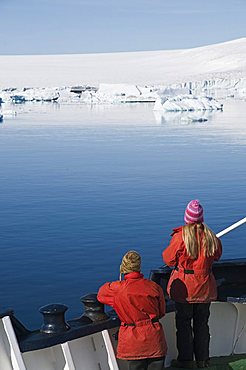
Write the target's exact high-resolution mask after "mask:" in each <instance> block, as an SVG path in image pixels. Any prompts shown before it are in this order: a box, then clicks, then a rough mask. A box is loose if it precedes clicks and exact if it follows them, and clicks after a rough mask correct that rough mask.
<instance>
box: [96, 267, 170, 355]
mask: <svg viewBox="0 0 246 370" xmlns="http://www.w3.org/2000/svg"><path fill="white" fill-rule="evenodd" d="M97 298H98V300H99V301H100V302H101V303H104V304H106V305H109V306H111V307H113V308H114V310H115V311H116V313H117V315H118V316H119V318H120V320H121V326H120V330H119V339H118V340H119V341H118V348H117V357H118V358H121V359H124V360H138V359H144V358H155V357H163V356H165V355H166V352H167V344H166V339H165V335H164V331H163V329H162V325H161V323H160V322H159V321H158V319H160V318H161V317H163V316H164V314H165V300H164V295H163V291H162V289H161V287H160V286H159V285H157V284H156V283H154V282H153V281H150V280H148V279H144V277H143V275H142V274H141V273H139V272H131V273H129V274H126V275H125V280H123V281H114V282H112V283H106V284H104V285H103V286H102V287H101V288H100V289H99V292H98V296H97ZM127 324H130V325H127Z"/></svg>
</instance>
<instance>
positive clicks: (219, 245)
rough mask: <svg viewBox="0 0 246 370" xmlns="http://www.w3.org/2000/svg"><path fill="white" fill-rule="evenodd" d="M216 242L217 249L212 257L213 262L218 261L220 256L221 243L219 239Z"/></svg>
mask: <svg viewBox="0 0 246 370" xmlns="http://www.w3.org/2000/svg"><path fill="white" fill-rule="evenodd" d="M217 240H218V249H217V251H216V253H215V255H214V261H218V260H219V259H220V257H221V255H222V243H221V241H220V239H219V238H218V239H217Z"/></svg>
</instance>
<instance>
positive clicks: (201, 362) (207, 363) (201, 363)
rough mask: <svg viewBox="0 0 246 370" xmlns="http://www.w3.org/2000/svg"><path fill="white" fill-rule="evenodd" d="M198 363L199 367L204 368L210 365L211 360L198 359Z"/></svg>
mask: <svg viewBox="0 0 246 370" xmlns="http://www.w3.org/2000/svg"><path fill="white" fill-rule="evenodd" d="M196 365H197V367H198V368H199V369H204V368H206V367H209V360H206V361H197V362H196Z"/></svg>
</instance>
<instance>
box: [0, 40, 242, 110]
mask: <svg viewBox="0 0 246 370" xmlns="http://www.w3.org/2000/svg"><path fill="white" fill-rule="evenodd" d="M167 90H170V91H172V93H171V95H170V96H175V95H180V94H184V95H187V94H192V95H194V96H202V97H204V96H211V97H213V98H215V99H224V98H227V97H234V98H237V99H246V38H242V39H238V40H234V41H229V42H225V43H222V44H215V45H209V46H204V47H199V48H194V49H187V50H172V51H150V52H132V53H109V54H84V55H32V56H31V55H29V56H28V55H22V56H0V101H1V99H2V101H3V102H6V103H21V102H24V101H34V102H35V101H49V102H53V101H59V103H61V104H66V103H69V104H71V103H72V104H80V103H82V104H118V103H134V102H153V103H154V102H155V101H156V100H157V99H158V98H159V97H160V96H163V94H164V95H168V94H167V93H163V92H164V91H167ZM13 97H14V98H13ZM2 105H3V104H2Z"/></svg>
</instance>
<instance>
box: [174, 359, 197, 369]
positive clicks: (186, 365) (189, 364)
mask: <svg viewBox="0 0 246 370" xmlns="http://www.w3.org/2000/svg"><path fill="white" fill-rule="evenodd" d="M171 366H172V367H177V368H178V369H193V368H194V366H193V361H180V360H172V361H171Z"/></svg>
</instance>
